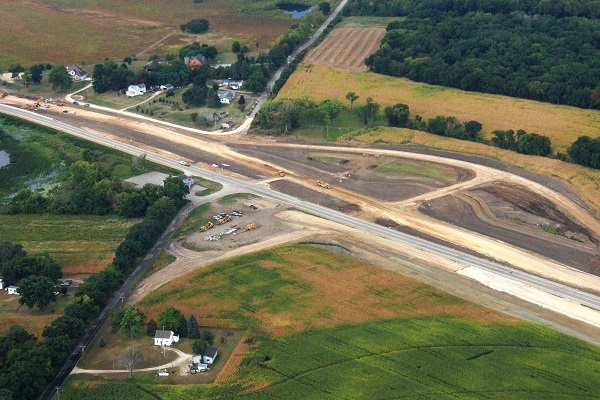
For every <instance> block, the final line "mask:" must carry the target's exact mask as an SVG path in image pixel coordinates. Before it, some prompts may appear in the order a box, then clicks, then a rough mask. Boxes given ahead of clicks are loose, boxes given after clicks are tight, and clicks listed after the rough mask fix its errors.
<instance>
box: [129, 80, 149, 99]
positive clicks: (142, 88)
mask: <svg viewBox="0 0 600 400" xmlns="http://www.w3.org/2000/svg"><path fill="white" fill-rule="evenodd" d="M144 93H146V85H145V84H143V83H140V84H139V85H129V87H128V88H127V92H126V93H125V94H126V95H127V97H135V96H140V95H142V94H144Z"/></svg>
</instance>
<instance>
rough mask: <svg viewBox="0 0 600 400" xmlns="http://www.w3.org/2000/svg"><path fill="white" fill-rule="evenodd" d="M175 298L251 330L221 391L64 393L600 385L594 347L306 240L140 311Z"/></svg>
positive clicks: (195, 392) (395, 394)
mask: <svg viewBox="0 0 600 400" xmlns="http://www.w3.org/2000/svg"><path fill="white" fill-rule="evenodd" d="M199 288H202V289H201V290H200V289H199ZM171 305H173V306H176V307H178V308H179V309H181V310H182V311H183V312H184V314H186V315H188V314H190V313H193V314H194V315H196V316H197V318H198V320H199V321H202V322H201V324H207V325H217V326H244V327H248V328H249V330H248V334H247V335H248V339H247V340H246V341H245V342H244V343H245V344H248V343H250V345H249V346H250V347H249V353H248V354H247V355H246V356H245V357H244V358H243V360H242V361H241V364H240V366H239V367H238V368H237V369H236V372H235V373H233V374H231V375H227V376H228V379H226V380H223V379H219V385H216V386H210V385H208V386H207V385H204V386H203V385H162V384H160V383H156V382H147V381H144V380H143V379H144V378H143V377H141V378H140V379H139V380H135V379H134V381H132V382H120V383H118V384H115V385H112V382H110V383H109V382H106V381H103V380H98V379H95V380H94V379H93V378H79V377H71V378H70V380H69V381H68V382H67V383H66V385H65V386H63V393H65V396H69V395H73V396H75V394H76V395H77V396H80V397H65V398H73V399H75V398H82V397H83V396H85V398H87V399H100V398H102V397H101V396H102V395H103V393H108V392H109V391H111V390H112V391H114V392H112V393H114V396H116V397H118V398H122V399H134V398H136V390H137V389H143V390H144V392H145V393H151V394H153V395H154V396H156V397H158V398H161V399H165V400H166V399H179V400H180V399H183V400H187V399H190V400H191V399H197V398H215V397H225V398H230V397H234V398H258V399H329V398H331V399H333V398H356V399H359V398H377V399H379V398H435V399H438V398H442V399H445V398H460V399H479V398H503V399H506V398H508V399H520V398H523V396H527V398H532V399H537V398H540V399H541V398H544V399H545V398H582V397H593V396H595V395H596V388H597V386H598V384H600V367H599V366H598V363H597V360H598V359H599V358H600V351H599V350H598V349H596V348H593V347H592V346H589V345H587V344H585V343H583V342H580V341H578V340H575V339H572V338H570V337H567V336H565V335H562V334H559V333H557V332H554V331H551V330H549V329H547V328H545V327H541V326H537V325H534V324H530V323H525V322H520V321H517V320H515V319H513V318H511V317H508V316H506V315H503V314H500V313H497V312H495V311H491V310H489V309H486V308H484V307H481V306H477V305H475V304H472V303H469V302H466V301H464V300H461V299H458V298H456V297H453V296H451V295H448V294H446V293H443V292H440V291H438V290H436V289H434V288H432V287H429V286H427V285H424V284H421V283H418V282H416V281H414V280H412V279H410V278H407V277H403V276H400V275H396V274H394V273H392V272H389V271H386V270H383V269H380V268H376V267H373V266H370V265H366V264H364V263H363V262H361V261H357V260H354V259H350V258H347V257H345V256H342V255H340V254H337V253H332V252H329V251H327V250H324V249H321V248H318V247H314V246H309V245H294V246H286V247H282V248H278V249H273V250H267V251H261V252H258V253H254V254H249V255H245V256H242V257H237V258H235V259H232V260H227V261H222V262H219V263H216V264H214V265H213V266H211V267H208V268H206V269H203V270H202V271H200V272H194V273H192V274H189V275H188V276H185V277H182V278H180V279H177V280H175V281H172V282H170V283H168V284H167V285H165V286H164V287H162V288H161V289H159V290H157V291H155V292H153V293H152V294H150V295H149V296H148V297H146V298H145V299H143V300H142V301H141V302H140V303H138V305H137V306H138V307H141V309H142V310H143V311H144V312H145V313H146V314H147V315H148V317H149V318H155V317H156V315H157V313H158V312H160V310H162V309H164V307H168V306H171ZM449 366H452V367H451V368H449ZM128 387H132V390H131V391H129V390H128ZM61 396H62V394H61Z"/></svg>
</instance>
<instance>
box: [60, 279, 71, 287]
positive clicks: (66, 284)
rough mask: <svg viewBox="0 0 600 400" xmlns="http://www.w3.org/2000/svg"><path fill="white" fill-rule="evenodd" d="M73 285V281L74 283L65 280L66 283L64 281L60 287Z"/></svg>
mask: <svg viewBox="0 0 600 400" xmlns="http://www.w3.org/2000/svg"><path fill="white" fill-rule="evenodd" d="M71 283H73V281H72V280H70V279H65V280H64V281H63V282H62V283H61V284H60V286H71Z"/></svg>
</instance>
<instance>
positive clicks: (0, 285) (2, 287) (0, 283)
mask: <svg viewBox="0 0 600 400" xmlns="http://www.w3.org/2000/svg"><path fill="white" fill-rule="evenodd" d="M0 289H4V281H3V280H2V279H0Z"/></svg>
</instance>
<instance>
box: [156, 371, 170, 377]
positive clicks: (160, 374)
mask: <svg viewBox="0 0 600 400" xmlns="http://www.w3.org/2000/svg"><path fill="white" fill-rule="evenodd" d="M158 376H169V370H167V369H159V370H158Z"/></svg>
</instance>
